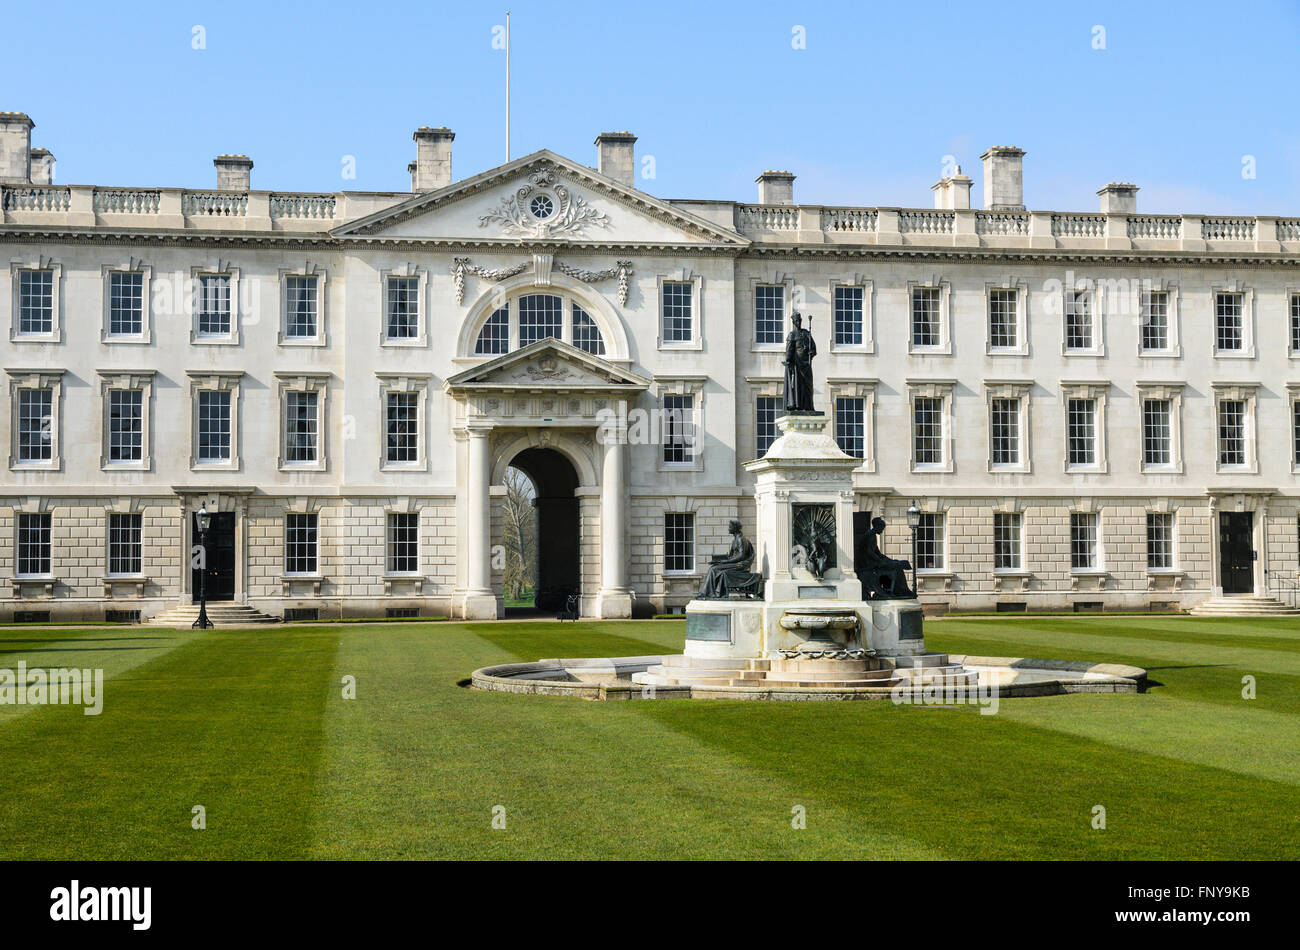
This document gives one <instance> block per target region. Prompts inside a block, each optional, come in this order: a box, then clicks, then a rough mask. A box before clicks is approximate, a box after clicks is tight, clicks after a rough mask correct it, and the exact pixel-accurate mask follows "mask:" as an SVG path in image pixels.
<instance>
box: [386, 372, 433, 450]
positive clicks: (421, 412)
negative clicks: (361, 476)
mask: <svg viewBox="0 0 1300 950" xmlns="http://www.w3.org/2000/svg"><path fill="white" fill-rule="evenodd" d="M376 375H377V376H378V378H379V430H378V431H379V470H380V471H381V472H427V471H428V470H429V380H430V379H431V378H432V377H431V376H429V375H428V374H419V373H378V374H376ZM389 393H414V394H415V395H416V451H415V460H414V461H412V462H390V461H388V394H389Z"/></svg>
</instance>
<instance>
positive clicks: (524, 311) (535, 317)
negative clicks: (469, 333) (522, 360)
mask: <svg viewBox="0 0 1300 950" xmlns="http://www.w3.org/2000/svg"><path fill="white" fill-rule="evenodd" d="M548 337H551V338H554V339H557V340H563V341H564V342H565V343H571V344H573V345H574V346H576V347H578V349H580V350H586V351H587V352H588V353H591V354H593V355H595V356H604V355H605V338H604V336H603V335H602V334H601V332H600V326H599V324H597V323H596V321H595V320H594V319H593V318H592V316H591V314H589V313H588V312H587V311H586V309H584V308H583V306H582V305H581V304H580V303H578V302H577V301H576V300H573V299H572V298H570V297H568V296H565V295H561V294H542V293H530V294H523V295H522V296H520V297H517V298H515V299H514V300H511V301H509V302H508V303H506V304H505V306H502V307H499V308H497V309H496V310H494V311H493V312H492V313H491V314H490V315H489V316H488V318H487V320H486V321H484V323H483V326H482V328H481V329H480V330H479V334H478V339H477V340H476V341H475V343H474V355H476V356H498V355H500V354H502V353H508V352H510V351H511V350H512V349H518V348H519V347H523V346H527V345H528V344H530V343H536V342H537V341H538V340H545V339H547V338H548Z"/></svg>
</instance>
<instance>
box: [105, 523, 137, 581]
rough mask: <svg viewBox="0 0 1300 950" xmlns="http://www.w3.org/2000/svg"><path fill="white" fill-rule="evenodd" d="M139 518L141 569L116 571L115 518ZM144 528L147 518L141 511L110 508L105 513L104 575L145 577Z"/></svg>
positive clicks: (131, 577)
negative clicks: (114, 554)
mask: <svg viewBox="0 0 1300 950" xmlns="http://www.w3.org/2000/svg"><path fill="white" fill-rule="evenodd" d="M131 517H135V518H139V519H140V570H138V571H114V570H113V569H112V568H113V519H114V518H131ZM144 529H145V518H144V514H143V513H142V512H140V511H130V510H124V511H114V510H112V509H109V510H108V511H106V512H105V513H104V576H105V577H112V578H124V579H127V578H129V579H141V578H144V577H145V573H144Z"/></svg>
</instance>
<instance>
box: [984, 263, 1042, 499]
mask: <svg viewBox="0 0 1300 950" xmlns="http://www.w3.org/2000/svg"><path fill="white" fill-rule="evenodd" d="M994 289H999V288H994ZM1000 289H1004V290H1005V289H1006V288H1000ZM1033 385H1034V384H1033V380H1029V379H986V380H984V420H985V423H984V424H985V429H986V432H987V435H988V438H987V439H986V440H985V445H986V446H987V454H986V463H987V466H988V471H989V472H991V473H998V474H1001V473H1006V474H1011V475H1028V474H1030V473H1031V472H1033V470H1034V463H1033V454H1032V444H1031V439H1030V434H1031V431H1032V430H1031V429H1030V426H1029V418H1030V416H1029V413H1030V400H1029V394H1030V392H1031V391H1032V389H1033ZM995 399H1014V400H1016V401H1017V403H1019V409H1020V412H1019V426H1020V432H1019V436H1020V461H1018V462H1015V463H996V464H995V463H994V461H993V401H994V400H995Z"/></svg>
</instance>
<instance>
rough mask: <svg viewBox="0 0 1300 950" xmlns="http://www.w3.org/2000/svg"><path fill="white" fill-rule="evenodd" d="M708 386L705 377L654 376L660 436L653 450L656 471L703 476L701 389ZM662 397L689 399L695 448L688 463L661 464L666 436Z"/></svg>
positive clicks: (704, 404) (704, 430)
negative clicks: (655, 459) (692, 407)
mask: <svg viewBox="0 0 1300 950" xmlns="http://www.w3.org/2000/svg"><path fill="white" fill-rule="evenodd" d="M707 382H708V377H707V376H694V375H692V376H655V377H654V384H653V387H652V388H653V390H654V396H655V402H656V404H657V406H658V408H659V410H660V418H659V423H660V424H659V430H660V432H659V435H660V444H659V445H656V446H655V456H656V458H657V464H658V470H659V471H661V472H702V471H704V433H705V432H706V431H707V430H706V429H705V415H704V413H705V410H706V408H707V402H708V401H707V400H706V399H705V398H704V387H705V384H706V383H707ZM665 396H691V397H693V405H694V411H695V444H694V445H693V446H692V458H691V461H689V462H665V461H664V444H665V443H664V440H665V439H667V437H668V432H667V429H666V427H665V426H664V424H663V423H664V416H663V413H662V410H663V406H664V401H665V400H664V397H665Z"/></svg>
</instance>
